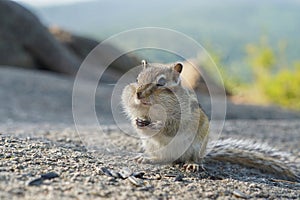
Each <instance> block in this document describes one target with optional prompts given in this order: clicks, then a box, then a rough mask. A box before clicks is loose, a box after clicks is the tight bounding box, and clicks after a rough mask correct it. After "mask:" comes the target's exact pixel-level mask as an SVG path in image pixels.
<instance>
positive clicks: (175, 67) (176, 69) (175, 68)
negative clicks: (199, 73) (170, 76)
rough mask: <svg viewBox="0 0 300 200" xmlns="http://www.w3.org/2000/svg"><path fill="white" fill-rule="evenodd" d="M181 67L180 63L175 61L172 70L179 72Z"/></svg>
mask: <svg viewBox="0 0 300 200" xmlns="http://www.w3.org/2000/svg"><path fill="white" fill-rule="evenodd" d="M182 68H183V65H182V63H176V64H175V66H174V70H175V71H177V72H178V73H179V74H180V73H181V72H182Z"/></svg>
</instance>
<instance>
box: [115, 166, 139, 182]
mask: <svg viewBox="0 0 300 200" xmlns="http://www.w3.org/2000/svg"><path fill="white" fill-rule="evenodd" d="M131 174H132V172H131V170H130V169H129V168H127V167H126V168H123V169H122V170H121V171H120V172H119V175H120V176H121V178H122V179H126V178H128V177H129V176H130V175H131ZM137 178H138V177H137Z"/></svg>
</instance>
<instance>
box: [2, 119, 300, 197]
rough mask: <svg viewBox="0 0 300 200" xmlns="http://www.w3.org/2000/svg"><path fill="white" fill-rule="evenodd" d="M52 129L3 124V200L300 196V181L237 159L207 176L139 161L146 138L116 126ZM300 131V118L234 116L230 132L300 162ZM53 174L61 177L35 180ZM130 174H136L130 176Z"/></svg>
mask: <svg viewBox="0 0 300 200" xmlns="http://www.w3.org/2000/svg"><path fill="white" fill-rule="evenodd" d="M46 127H50V125H49V124H48V125H43V126H41V125H30V126H29V125H24V124H23V125H20V126H15V127H10V128H5V127H1V145H0V152H1V154H0V158H1V166H0V173H1V175H0V198H1V199H20V198H21V199H62V198H63V199H97V198H99V199H101V198H114V199H139V198H151V199H196V198H201V199H202V198H204V199H205V198H207V199H234V198H253V199H266V198H267V199H299V198H300V193H299V191H300V184H299V183H296V182H289V181H283V180H280V179H278V178H277V177H276V175H271V174H263V173H261V172H259V171H257V170H254V169H249V168H244V167H241V166H238V165H232V164H229V163H212V162H210V163H207V164H205V166H204V167H205V169H206V171H202V172H199V173H186V172H184V171H183V170H182V169H181V168H180V167H179V166H169V165H163V166H155V165H146V164H137V163H135V162H134V161H132V158H133V156H134V155H135V154H136V153H138V150H139V146H138V140H137V139H136V138H133V137H130V136H128V135H126V134H123V133H122V132H120V131H118V130H114V128H113V127H110V128H106V131H105V132H103V133H102V134H99V132H98V131H97V127H82V128H81V130H85V131H83V132H81V133H80V134H79V135H78V134H77V133H76V131H75V129H74V127H69V126H64V125H61V126H59V127H55V126H51V128H48V129H47V128H46ZM299 128H300V123H299V122H298V121H296V120H295V121H257V120H255V121H251V120H250V121H249V120H247V121H241V120H232V121H227V122H226V124H225V127H224V133H223V135H222V137H224V138H228V137H234V138H249V139H250V138H253V137H256V138H257V140H259V141H262V142H265V141H268V142H270V143H271V144H272V145H273V146H275V147H278V148H279V149H281V150H285V151H287V152H291V153H293V154H294V155H295V156H296V157H297V159H298V161H299V157H300V153H299V147H298V141H299V139H300V138H299V137H300V136H299V133H298V131H296V130H299ZM252 130H255V131H252ZM273 130H276V131H273ZM89 137H90V138H93V141H94V143H93V145H89V146H86V145H84V143H83V141H86V139H85V138H89ZM50 172H54V173H56V174H57V175H59V177H56V178H53V179H50V180H48V179H46V180H43V181H39V180H38V181H36V180H35V179H37V178H39V177H40V176H41V175H43V174H47V173H50ZM122 172H123V173H122ZM118 173H121V174H123V178H122V177H120V175H119V174H118ZM126 173H135V176H131V177H130V178H126ZM127 176H128V175H127ZM50 178H51V177H50ZM34 180H35V182H32V181H34ZM36 182H37V183H36ZM31 184H33V186H31ZM34 184H35V185H34Z"/></svg>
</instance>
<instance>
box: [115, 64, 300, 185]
mask: <svg viewBox="0 0 300 200" xmlns="http://www.w3.org/2000/svg"><path fill="white" fill-rule="evenodd" d="M142 67H143V70H142V71H141V72H140V73H139V75H138V77H137V82H135V83H131V84H129V85H127V86H125V88H124V89H123V92H122V97H121V98H122V104H123V107H124V111H125V113H126V114H127V115H128V117H129V118H130V120H131V122H132V126H133V127H134V128H135V130H136V131H137V133H138V134H139V136H141V140H142V146H143V148H144V150H145V155H146V156H140V157H139V158H137V161H138V162H143V163H184V165H183V166H184V168H185V170H189V171H194V172H195V171H198V170H199V169H200V166H201V163H202V160H203V158H204V157H205V158H206V159H212V160H217V161H229V162H232V163H235V164H241V165H245V166H248V167H255V168H258V169H260V170H263V171H267V172H270V173H276V174H277V175H278V174H280V175H281V177H282V178H284V179H288V180H293V181H295V180H297V181H299V180H300V178H299V176H297V174H296V173H295V172H294V171H293V169H291V168H290V166H288V156H287V155H286V153H281V152H279V151H275V150H273V149H272V148H271V147H269V146H267V145H264V144H256V143H253V142H251V141H239V140H234V139H226V140H221V141H218V142H216V143H215V146H214V147H213V148H212V149H211V150H210V151H209V152H208V153H207V154H206V150H207V146H209V144H208V137H209V132H210V131H209V120H208V117H207V116H206V114H205V113H204V111H203V110H202V108H201V106H199V104H198V100H197V96H196V94H195V93H193V92H192V91H190V90H188V89H186V88H184V87H183V86H182V85H181V79H180V73H181V72H182V70H183V65H182V64H181V63H175V64H173V65H171V66H166V65H163V64H150V63H147V62H146V61H145V60H143V61H142ZM209 148H210V147H209ZM281 157H282V159H280V158H281ZM282 160H283V161H282Z"/></svg>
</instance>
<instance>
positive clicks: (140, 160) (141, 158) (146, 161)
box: [132, 154, 151, 164]
mask: <svg viewBox="0 0 300 200" xmlns="http://www.w3.org/2000/svg"><path fill="white" fill-rule="evenodd" d="M132 160H134V161H135V162H137V163H140V164H149V163H151V160H150V158H148V157H145V156H144V155H143V154H139V155H137V156H135V157H134V158H133V159H132Z"/></svg>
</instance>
